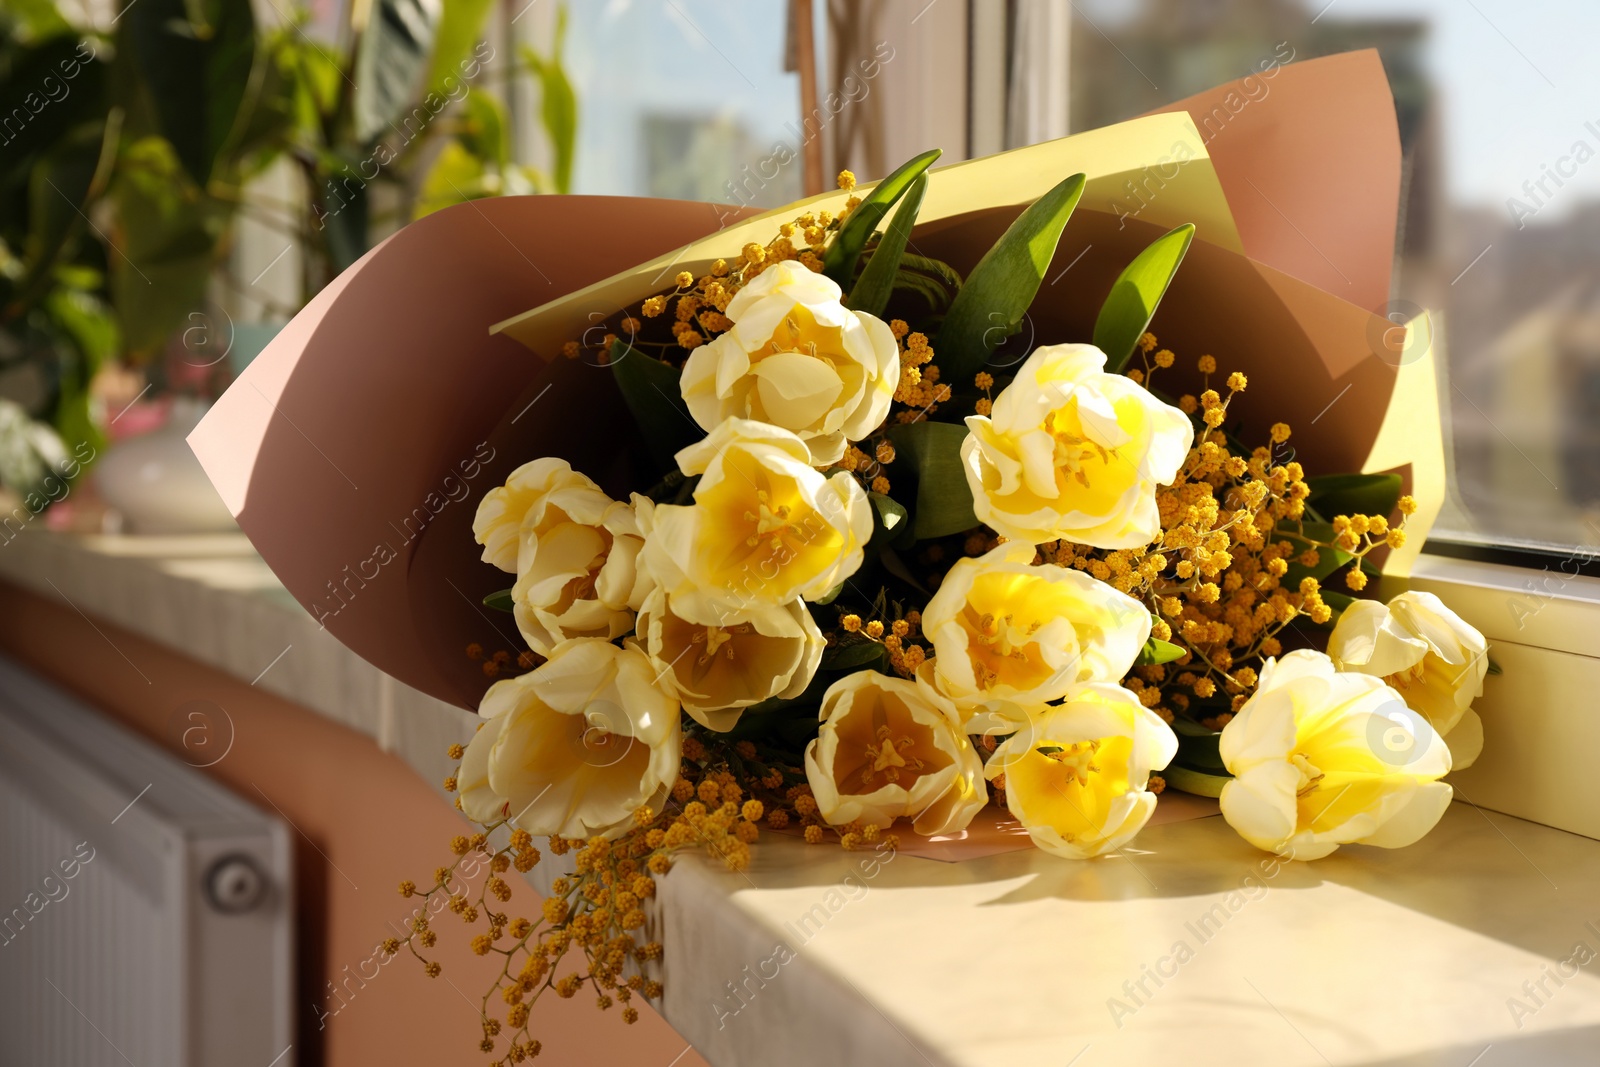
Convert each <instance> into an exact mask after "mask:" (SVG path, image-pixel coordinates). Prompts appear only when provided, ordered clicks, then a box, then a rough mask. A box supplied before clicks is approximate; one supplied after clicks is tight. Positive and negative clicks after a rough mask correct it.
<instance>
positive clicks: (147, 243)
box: [106, 3, 228, 356]
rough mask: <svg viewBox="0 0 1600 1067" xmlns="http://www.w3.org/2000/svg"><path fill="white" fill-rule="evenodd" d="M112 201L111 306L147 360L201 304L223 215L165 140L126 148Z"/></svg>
mask: <svg viewBox="0 0 1600 1067" xmlns="http://www.w3.org/2000/svg"><path fill="white" fill-rule="evenodd" d="M139 6H140V7H142V6H143V4H142V3H141V4H140V5H139ZM135 10H138V8H137V7H136V8H135ZM124 164H126V165H124ZM110 196H111V199H112V201H113V202H114V203H115V205H116V209H117V220H118V223H119V229H118V230H117V231H114V232H115V233H116V249H117V251H116V252H115V253H114V254H112V255H109V256H107V257H106V261H107V266H108V268H109V270H110V289H111V296H112V305H113V306H114V307H115V308H116V312H117V319H118V321H119V322H120V323H121V326H122V340H123V343H124V344H125V346H126V347H127V349H128V351H129V352H130V353H132V354H134V355H136V356H144V355H149V354H151V353H153V352H154V351H155V350H157V349H159V348H160V347H161V346H162V345H164V344H165V343H166V342H167V340H168V338H169V337H170V336H171V334H172V333H173V331H175V330H177V329H179V328H181V327H182V326H184V325H185V324H186V323H187V322H188V316H189V315H191V314H193V313H194V312H195V311H196V310H197V309H199V308H201V307H204V306H205V295H206V289H207V286H208V285H209V284H210V281H211V272H212V266H213V262H214V256H215V251H216V246H217V241H218V239H219V235H220V234H221V232H222V229H223V227H224V226H225V224H226V221H227V214H228V211H227V208H226V206H225V205H222V204H219V202H218V201H216V200H213V199H211V198H209V197H205V196H202V195H200V193H199V191H198V190H197V189H195V187H194V184H193V182H191V181H190V180H189V179H188V176H187V174H186V172H185V171H184V169H183V166H182V164H181V163H180V162H179V160H178V158H177V155H176V153H175V151H174V149H173V147H172V145H171V144H169V143H168V142H167V140H166V139H165V138H162V137H144V138H140V139H139V140H137V141H134V142H133V143H131V144H126V145H124V146H123V149H122V152H121V159H120V160H119V162H118V166H117V168H116V172H115V174H114V176H113V179H112V183H111V194H110Z"/></svg>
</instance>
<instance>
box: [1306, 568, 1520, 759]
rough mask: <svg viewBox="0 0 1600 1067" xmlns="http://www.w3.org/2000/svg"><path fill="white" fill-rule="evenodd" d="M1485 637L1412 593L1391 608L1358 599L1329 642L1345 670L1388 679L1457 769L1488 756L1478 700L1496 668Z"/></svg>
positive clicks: (1427, 596)
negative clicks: (1484, 754)
mask: <svg viewBox="0 0 1600 1067" xmlns="http://www.w3.org/2000/svg"><path fill="white" fill-rule="evenodd" d="M1488 653H1489V645H1488V643H1487V642H1486V641H1484V639H1483V635H1482V634H1481V633H1479V632H1478V631H1477V630H1475V629H1473V628H1472V627H1471V626H1470V625H1468V624H1467V623H1466V622H1465V621H1463V620H1462V618H1461V616H1459V615H1457V614H1456V613H1455V612H1453V611H1451V610H1450V609H1449V608H1447V607H1446V606H1445V604H1444V601H1442V600H1440V599H1439V598H1438V597H1436V596H1434V595H1433V594H1432V593H1416V592H1407V593H1400V594H1397V595H1396V596H1395V597H1393V598H1392V599H1391V600H1390V601H1389V603H1388V606H1385V605H1383V604H1380V603H1378V602H1377V601H1375V600H1357V601H1356V602H1355V603H1353V604H1351V605H1350V606H1349V607H1348V608H1346V609H1345V610H1344V612H1343V614H1341V615H1340V616H1339V621H1338V623H1337V624H1335V626H1334V628H1333V633H1332V634H1331V635H1330V636H1329V638H1328V658H1329V659H1331V660H1333V664H1334V666H1335V667H1337V668H1339V669H1340V670H1341V671H1359V672H1361V673H1362V674H1373V675H1377V676H1378V677H1380V678H1382V679H1383V680H1384V681H1385V682H1387V683H1388V684H1389V685H1390V686H1391V687H1393V688H1394V689H1395V690H1397V691H1398V692H1399V693H1400V696H1401V699H1403V700H1404V701H1405V702H1406V704H1407V706H1409V707H1410V708H1411V710H1413V711H1415V712H1416V713H1417V714H1419V715H1421V716H1422V717H1423V718H1424V719H1427V720H1428V724H1429V725H1430V726H1432V727H1433V728H1434V729H1435V730H1437V731H1438V732H1439V734H1440V735H1441V736H1442V737H1443V738H1444V740H1445V744H1447V745H1449V746H1450V759H1451V763H1452V765H1453V766H1454V767H1455V769H1456V770H1460V769H1461V768H1463V767H1467V766H1470V765H1471V764H1472V762H1473V761H1474V760H1476V759H1477V758H1478V753H1480V752H1481V751H1483V722H1482V720H1481V719H1479V718H1478V713H1477V712H1475V711H1473V710H1472V702H1473V701H1474V700H1475V699H1477V698H1478V697H1480V696H1482V695H1483V679H1484V676H1485V675H1486V674H1487V673H1488V670H1489V655H1488Z"/></svg>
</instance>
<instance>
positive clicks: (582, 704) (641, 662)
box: [457, 637, 680, 837]
mask: <svg viewBox="0 0 1600 1067" xmlns="http://www.w3.org/2000/svg"><path fill="white" fill-rule="evenodd" d="M478 714H479V715H480V716H482V717H483V718H484V719H485V720H487V721H486V722H485V724H484V725H483V726H482V727H481V728H479V730H478V732H477V734H476V735H475V736H474V737H473V738H472V741H471V742H470V743H468V745H467V750H466V753H465V754H464V755H463V756H462V759H461V767H460V770H459V771H458V773H457V782H458V787H459V789H460V791H461V794H460V795H461V810H462V811H464V812H465V813H466V814H467V816H468V817H469V818H472V819H476V820H477V821H479V822H483V823H490V822H499V821H500V820H502V819H505V820H509V821H510V822H511V823H512V825H514V826H520V827H521V828H522V829H524V830H526V831H528V832H529V833H531V834H538V835H541V836H543V835H547V834H560V835H562V836H564V837H590V836H592V835H596V834H601V835H605V836H615V835H617V834H620V833H621V832H622V831H624V830H626V829H627V828H628V827H629V826H631V825H632V817H633V813H634V811H636V810H637V809H638V808H640V807H642V806H644V805H647V804H648V805H649V806H650V807H651V808H653V809H655V810H656V811H661V810H663V808H664V806H665V804H666V800H667V796H668V794H669V792H670V791H671V789H672V783H673V782H674V781H676V780H677V777H678V759H679V738H680V726H679V722H678V703H677V701H675V700H674V699H672V697H671V696H670V695H668V694H667V693H666V691H665V690H664V689H663V688H662V687H661V686H660V685H658V684H657V683H656V681H655V667H654V666H653V665H652V664H651V663H650V660H649V658H648V657H646V656H645V654H644V653H643V652H641V651H639V650H638V649H637V648H619V647H617V646H616V645H614V644H612V643H611V642H609V641H604V640H601V639H599V638H593V637H580V638H576V639H574V640H572V641H566V642H563V643H562V644H559V645H557V646H556V647H555V648H554V649H553V650H551V653H550V659H549V660H548V661H547V662H546V663H544V664H543V665H541V666H540V667H538V668H537V669H536V670H533V671H530V672H529V673H527V674H524V675H520V676H518V677H516V678H508V679H506V680H505V681H502V682H496V683H495V684H494V685H493V686H491V687H490V688H489V691H488V692H487V693H486V694H484V697H483V700H482V702H481V703H480V705H479V707H478Z"/></svg>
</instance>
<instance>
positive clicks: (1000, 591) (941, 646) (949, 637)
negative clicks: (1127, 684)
mask: <svg viewBox="0 0 1600 1067" xmlns="http://www.w3.org/2000/svg"><path fill="white" fill-rule="evenodd" d="M1033 558H1034V548H1033V546H1032V545H1031V544H1025V543H1023V542H1020V541H1007V542H1004V543H1002V544H1001V545H1000V546H999V547H997V548H995V549H993V550H991V551H990V552H988V553H987V554H985V555H982V556H979V557H976V558H969V559H962V560H958V561H957V562H956V564H955V565H954V566H953V567H951V568H950V571H949V573H947V574H946V575H945V577H944V580H943V581H942V582H941V583H940V584H939V590H938V592H936V593H935V594H934V595H933V598H932V599H931V600H929V601H928V604H927V607H926V608H924V609H923V612H922V630H923V633H925V634H926V635H927V636H928V638H929V639H930V640H931V641H932V642H933V648H934V659H933V665H934V670H933V681H934V683H935V684H936V685H937V686H938V688H939V690H940V691H941V692H942V693H944V694H945V695H946V696H947V697H949V698H950V699H951V700H952V701H954V702H955V704H956V706H957V707H959V708H961V709H962V711H963V712H965V713H967V714H971V713H973V712H974V711H976V710H977V709H979V708H981V707H982V706H984V705H986V704H991V703H994V702H997V701H1009V702H1012V703H1015V704H1020V705H1024V706H1026V705H1032V704H1043V703H1046V702H1048V701H1051V700H1056V699H1059V698H1060V697H1061V696H1063V695H1064V694H1065V693H1066V692H1067V690H1068V689H1069V688H1071V687H1072V686H1074V685H1076V684H1077V683H1079V682H1086V681H1099V682H1115V681H1120V680H1121V679H1122V677H1123V676H1124V675H1126V674H1127V673H1128V671H1129V670H1130V669H1132V667H1133V663H1134V659H1135V658H1136V657H1137V656H1138V655H1139V650H1140V649H1142V648H1143V647H1144V643H1145V641H1146V640H1147V639H1148V638H1149V637H1150V612H1149V611H1148V610H1146V609H1145V608H1144V606H1143V605H1141V604H1140V603H1139V602H1138V601H1137V600H1134V599H1133V598H1132V597H1130V596H1128V595H1127V594H1126V593H1122V592H1120V591H1118V590H1116V589H1114V588H1112V587H1111V586H1110V585H1108V584H1107V583H1105V582H1102V581H1100V580H1098V579H1096V578H1092V577H1090V576H1089V575H1087V574H1085V573H1084V572H1082V571H1078V570H1073V569H1071V568H1069V567H1059V566H1056V565H1055V564H1044V565H1042V566H1034V565H1033Z"/></svg>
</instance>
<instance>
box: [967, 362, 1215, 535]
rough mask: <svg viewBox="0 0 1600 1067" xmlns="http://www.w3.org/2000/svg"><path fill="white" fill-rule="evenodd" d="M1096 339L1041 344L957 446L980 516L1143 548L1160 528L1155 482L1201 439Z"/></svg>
mask: <svg viewBox="0 0 1600 1067" xmlns="http://www.w3.org/2000/svg"><path fill="white" fill-rule="evenodd" d="M1105 362H1106V357H1105V353H1104V352H1101V351H1100V350H1099V349H1098V348H1095V347H1094V346H1093V345H1085V344H1071V345H1050V346H1048V347H1045V348H1039V349H1035V350H1034V352H1033V354H1032V355H1030V356H1029V357H1028V358H1027V360H1026V361H1025V362H1024V363H1023V364H1022V366H1021V368H1020V369H1019V370H1018V371H1017V376H1016V379H1015V380H1014V381H1012V383H1011V384H1010V385H1008V386H1007V387H1006V388H1005V389H1004V390H1002V391H1001V393H1000V395H999V396H997V397H995V399H994V404H993V408H992V411H991V414H990V415H989V416H988V417H985V416H983V415H970V416H968V417H967V429H968V431H969V434H968V437H967V439H966V441H965V443H963V445H962V446H961V460H962V463H963V465H964V466H965V468H966V474H967V484H968V485H969V486H970V487H971V489H972V498H973V509H974V511H975V512H976V514H977V516H978V519H979V520H980V521H982V522H984V523H987V524H988V525H989V526H991V527H993V528H994V529H995V531H996V532H998V533H1000V534H1002V535H1003V536H1005V537H1008V538H1011V539H1012V540H1016V541H1026V542H1027V543H1029V544H1034V545H1037V544H1043V543H1044V542H1046V541H1054V540H1057V539H1065V540H1068V541H1075V542H1077V543H1079V544H1084V545H1092V546H1094V547H1095V548H1113V549H1114V548H1140V547H1142V546H1144V545H1146V544H1149V543H1150V542H1151V541H1153V540H1155V538H1157V537H1159V536H1160V535H1161V520H1160V515H1159V514H1158V512H1157V508H1156V487H1157V486H1158V485H1165V484H1167V483H1169V482H1171V481H1172V479H1173V477H1174V476H1176V474H1177V472H1178V468H1179V467H1180V466H1181V465H1182V464H1183V461H1184V458H1185V457H1186V456H1187V455H1188V454H1189V447H1190V445H1191V444H1193V442H1194V427H1193V425H1192V424H1191V423H1190V422H1189V418H1188V416H1186V415H1185V414H1184V413H1183V412H1181V411H1179V410H1178V409H1177V408H1175V407H1171V406H1170V405H1167V404H1163V403H1162V402H1161V401H1159V400H1157V399H1156V398H1155V397H1154V396H1152V395H1150V393H1149V392H1148V391H1147V390H1146V389H1145V388H1144V387H1143V386H1140V385H1138V384H1136V383H1134V382H1133V381H1132V380H1130V379H1128V378H1125V377H1123V376H1122V375H1120V374H1107V373H1105V371H1104V367H1105Z"/></svg>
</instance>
